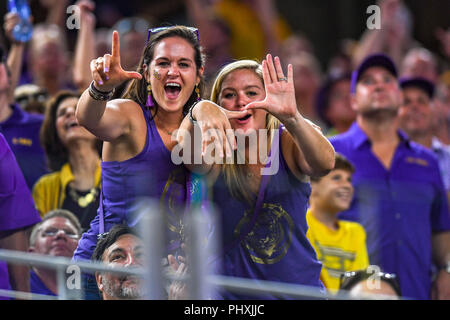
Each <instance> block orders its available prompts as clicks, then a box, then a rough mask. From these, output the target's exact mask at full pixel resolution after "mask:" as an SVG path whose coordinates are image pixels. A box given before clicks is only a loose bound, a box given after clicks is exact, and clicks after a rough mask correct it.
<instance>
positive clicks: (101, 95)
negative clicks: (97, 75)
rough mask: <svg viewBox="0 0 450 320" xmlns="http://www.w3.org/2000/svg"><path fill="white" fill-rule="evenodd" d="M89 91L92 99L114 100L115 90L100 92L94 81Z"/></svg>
mask: <svg viewBox="0 0 450 320" xmlns="http://www.w3.org/2000/svg"><path fill="white" fill-rule="evenodd" d="M88 91H89V95H90V96H91V97H92V99H95V100H102V101H106V100H110V99H111V98H112V96H113V95H114V91H115V89H112V90H111V91H108V92H104V91H100V90H98V89H97V88H96V87H95V86H94V81H92V82H91V84H90V85H89V90H88Z"/></svg>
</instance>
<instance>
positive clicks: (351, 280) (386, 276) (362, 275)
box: [339, 269, 401, 296]
mask: <svg viewBox="0 0 450 320" xmlns="http://www.w3.org/2000/svg"><path fill="white" fill-rule="evenodd" d="M367 279H379V280H382V281H385V282H387V283H389V285H391V287H392V288H393V289H394V290H395V292H396V293H397V294H398V295H399V296H401V292H400V286H399V283H398V278H397V276H396V275H395V274H393V273H386V272H380V271H377V272H370V270H369V269H366V270H358V271H348V272H344V273H343V274H341V276H340V281H339V284H340V288H341V289H344V290H350V289H351V288H352V287H353V286H354V285H356V284H357V283H359V282H361V281H364V280H367Z"/></svg>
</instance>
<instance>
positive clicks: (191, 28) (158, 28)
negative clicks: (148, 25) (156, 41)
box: [147, 27, 200, 45]
mask: <svg viewBox="0 0 450 320" xmlns="http://www.w3.org/2000/svg"><path fill="white" fill-rule="evenodd" d="M171 28H173V27H157V28H152V29H148V36H147V45H148V44H149V41H150V37H151V36H152V35H153V34H156V33H158V32H161V31H164V30H168V29H171ZM185 28H187V29H188V30H190V31H191V32H192V33H193V34H195V37H196V38H197V43H200V34H199V33H198V29H197V28H194V27H185Z"/></svg>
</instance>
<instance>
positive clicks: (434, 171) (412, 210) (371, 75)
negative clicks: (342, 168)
mask: <svg viewBox="0 0 450 320" xmlns="http://www.w3.org/2000/svg"><path fill="white" fill-rule="evenodd" d="M351 93H352V97H351V103H352V108H353V109H354V110H355V111H356V113H357V117H356V122H355V123H354V124H353V125H352V126H351V128H350V129H349V130H348V131H347V132H345V133H343V134H340V135H337V136H336V137H334V138H332V139H331V142H332V144H333V146H334V148H335V150H336V152H339V153H342V154H343V155H344V156H346V157H347V158H348V159H349V160H350V161H351V162H352V163H353V165H354V166H355V168H356V171H355V175H354V177H353V183H354V185H355V195H354V199H353V202H352V205H351V207H350V209H349V210H347V211H345V212H344V213H343V214H342V215H341V216H340V218H343V219H348V220H353V221H358V222H360V223H361V224H362V225H363V226H364V228H365V230H366V233H367V248H368V253H369V260H370V264H374V265H378V266H380V267H381V268H382V271H384V272H389V273H395V274H396V275H397V276H398V278H399V282H400V286H401V291H402V294H403V295H404V296H405V297H407V298H413V299H429V298H430V296H431V282H432V280H431V272H432V259H434V260H435V264H436V265H437V266H439V267H440V268H442V269H441V271H440V272H439V274H438V278H437V286H436V288H438V292H437V294H438V297H439V298H447V299H448V298H450V274H449V273H448V271H449V270H448V267H447V268H446V266H447V264H448V262H449V260H450V216H449V212H448V204H447V198H446V194H445V189H444V185H443V182H442V178H441V176H440V172H439V167H438V163H437V160H436V157H435V156H434V155H433V154H432V152H430V151H429V150H427V149H426V148H424V147H423V146H420V145H418V144H416V143H413V142H411V141H410V140H409V139H408V137H407V136H406V134H404V133H403V132H402V131H399V130H398V110H399V107H400V105H401V103H402V94H401V91H400V88H399V85H398V82H397V70H396V68H395V66H394V64H393V62H392V61H391V59H390V58H389V57H387V56H385V55H382V54H376V55H371V56H369V57H367V58H366V59H365V60H364V61H363V62H362V63H361V65H360V66H359V67H358V69H357V70H356V71H354V73H353V75H352V88H351Z"/></svg>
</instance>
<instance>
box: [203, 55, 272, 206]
mask: <svg viewBox="0 0 450 320" xmlns="http://www.w3.org/2000/svg"><path fill="white" fill-rule="evenodd" d="M242 69H246V70H250V71H253V72H254V73H255V74H256V75H257V76H258V77H259V78H260V79H261V82H262V84H263V85H264V79H263V73H262V66H261V64H260V63H258V62H257V61H254V60H237V61H235V62H232V63H229V64H227V65H226V66H224V67H223V68H222V69H221V70H220V71H219V73H218V74H217V76H216V79H215V80H214V83H213V86H212V88H211V98H210V100H211V101H213V102H215V103H216V104H218V105H220V104H219V97H220V92H221V90H222V83H223V81H224V80H225V78H226V77H227V76H228V75H229V74H230V73H232V72H234V71H236V70H242ZM279 127H280V121H279V120H278V119H277V118H275V117H274V116H273V115H271V114H270V113H267V116H266V127H265V129H267V130H268V131H269V137H270V139H269V146H268V147H269V150H270V147H271V145H272V140H273V137H274V134H275V130H277V129H278V128H279ZM237 158H238V154H237V152H236V153H235V154H234V161H233V164H227V163H225V164H223V166H222V174H223V177H224V180H225V183H226V185H227V187H228V190H229V191H230V194H231V195H232V196H233V197H235V198H238V199H241V200H245V201H247V202H248V203H250V204H252V203H253V202H254V195H253V194H252V192H251V191H250V190H251V189H250V187H249V184H248V182H247V179H246V177H247V170H248V169H247V164H237Z"/></svg>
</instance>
